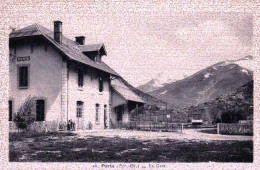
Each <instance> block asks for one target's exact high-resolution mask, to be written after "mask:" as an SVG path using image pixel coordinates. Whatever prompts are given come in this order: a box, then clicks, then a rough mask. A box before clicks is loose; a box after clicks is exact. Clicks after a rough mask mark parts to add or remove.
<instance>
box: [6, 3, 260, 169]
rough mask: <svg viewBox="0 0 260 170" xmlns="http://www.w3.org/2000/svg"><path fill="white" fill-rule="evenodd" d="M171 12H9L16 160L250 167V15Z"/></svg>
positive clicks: (111, 7) (108, 6)
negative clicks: (217, 163) (242, 165)
mask: <svg viewBox="0 0 260 170" xmlns="http://www.w3.org/2000/svg"><path fill="white" fill-rule="evenodd" d="M171 5H172V4H171V3H167V2H164V1H158V2H157V1H156V2H151V4H150V3H145V2H143V3H142V4H141V6H140V4H139V3H137V1H135V2H131V3H127V2H114V3H107V2H106V3H105V2H102V3H100V2H99V3H95V2H93V3H92V2H91V3H90V2H89V1H88V2H84V3H83V2H82V3H64V4H60V3H57V4H55V3H53V4H51V5H50V6H49V7H50V8H48V12H47V11H46V9H45V8H43V7H42V6H41V5H39V6H37V5H36V6H30V7H28V4H26V3H21V4H19V7H21V8H20V9H19V8H15V9H14V8H13V14H12V16H13V17H12V18H11V19H10V20H9V22H8V36H9V37H8V47H9V50H8V53H9V58H8V68H9V69H8V76H9V82H8V84H9V86H8V87H9V90H8V121H9V122H8V123H9V131H8V133H9V139H8V140H9V144H8V145H9V151H8V152H9V158H8V159H9V162H85V163H152V162H153V163H203V162H206V163H207V162H219V163H253V161H254V152H253V151H254V140H253V137H254V134H255V132H254V71H255V69H256V65H257V64H256V61H255V56H254V51H253V32H254V28H253V27H254V16H253V14H252V13H248V12H232V11H230V12H218V11H212V12H207V11H199V12H182V13H178V12H175V11H174V10H173V8H172V6H171ZM25 7H28V8H29V10H30V13H28V15H30V16H32V14H34V15H33V16H32V17H31V19H28V17H27V16H26V15H25V14H23V11H22V10H21V9H22V8H25ZM34 8H35V9H34ZM140 9H142V10H140ZM67 11H69V12H67ZM95 166H96V165H95ZM95 166H94V167H95ZM96 168H98V167H96ZM99 168H165V165H164V164H149V165H147V166H143V167H142V165H139V164H119V165H118V164H117V165H114V164H102V165H101V167H99Z"/></svg>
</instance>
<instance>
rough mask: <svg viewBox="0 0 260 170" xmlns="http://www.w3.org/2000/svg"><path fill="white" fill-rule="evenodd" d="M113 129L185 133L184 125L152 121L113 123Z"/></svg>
mask: <svg viewBox="0 0 260 170" xmlns="http://www.w3.org/2000/svg"><path fill="white" fill-rule="evenodd" d="M112 128H113V129H131V130H146V131H168V132H176V131H181V132H182V131H183V124H182V123H166V122H152V121H145V122H140V121H131V122H122V121H117V122H114V123H112Z"/></svg>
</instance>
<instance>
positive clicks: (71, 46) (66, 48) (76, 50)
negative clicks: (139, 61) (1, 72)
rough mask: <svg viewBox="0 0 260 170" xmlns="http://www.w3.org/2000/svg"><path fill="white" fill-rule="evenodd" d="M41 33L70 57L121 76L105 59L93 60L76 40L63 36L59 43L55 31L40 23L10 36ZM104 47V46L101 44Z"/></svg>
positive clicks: (92, 47) (17, 36) (16, 36)
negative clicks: (97, 61) (99, 61)
mask: <svg viewBox="0 0 260 170" xmlns="http://www.w3.org/2000/svg"><path fill="white" fill-rule="evenodd" d="M38 35H41V36H43V37H45V38H46V39H47V40H48V41H49V42H50V43H51V44H53V45H54V46H55V47H56V48H57V49H58V50H60V51H61V52H62V53H63V54H64V55H66V56H67V57H68V58H69V59H71V60H74V61H78V62H80V63H83V64H85V65H88V66H90V67H93V68H96V69H99V70H102V71H104V72H107V73H110V74H112V75H114V76H117V77H120V75H118V74H117V73H116V72H115V71H114V70H113V69H111V68H110V67H109V66H108V65H106V64H105V63H104V62H103V61H102V62H101V63H96V62H94V61H92V60H91V59H90V58H89V57H87V56H86V55H85V54H83V51H82V49H81V48H83V47H81V46H80V45H78V44H77V43H76V42H74V41H72V40H70V39H68V38H66V37H65V36H62V42H61V43H57V42H56V41H55V40H54V33H53V31H51V30H49V29H47V28H45V27H43V26H41V25H38V24H33V25H30V26H28V27H25V28H22V29H20V30H16V31H13V32H12V33H10V35H9V38H10V39H12V38H20V37H29V36H38ZM99 46H100V45H98V44H97V45H90V46H89V47H88V45H86V47H88V48H90V47H91V48H90V49H94V47H99ZM101 47H102V46H101Z"/></svg>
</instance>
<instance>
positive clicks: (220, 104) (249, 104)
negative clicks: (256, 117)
mask: <svg viewBox="0 0 260 170" xmlns="http://www.w3.org/2000/svg"><path fill="white" fill-rule="evenodd" d="M253 86H254V82H253V80H252V81H250V82H248V83H246V84H245V85H243V86H241V87H240V88H238V89H237V91H236V92H234V93H232V94H230V95H222V96H220V97H218V98H216V99H215V100H212V101H210V102H205V103H202V104H199V105H197V106H192V107H190V108H188V109H187V110H188V113H189V114H190V119H192V118H193V115H194V114H195V115H196V114H199V118H200V119H204V120H207V121H212V120H213V121H218V120H219V121H221V119H222V121H223V122H226V123H227V122H228V121H233V122H237V121H238V120H241V119H249V120H252V119H253V89H254V87H253ZM183 111H184V110H183ZM224 115H226V116H224ZM197 116H198V115H197Z"/></svg>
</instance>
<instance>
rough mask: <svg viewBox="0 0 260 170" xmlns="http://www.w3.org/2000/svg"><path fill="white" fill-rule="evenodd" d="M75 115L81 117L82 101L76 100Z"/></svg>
mask: <svg viewBox="0 0 260 170" xmlns="http://www.w3.org/2000/svg"><path fill="white" fill-rule="evenodd" d="M76 114H77V115H76V117H77V118H80V117H82V114H83V102H82V101H77V113H76Z"/></svg>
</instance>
